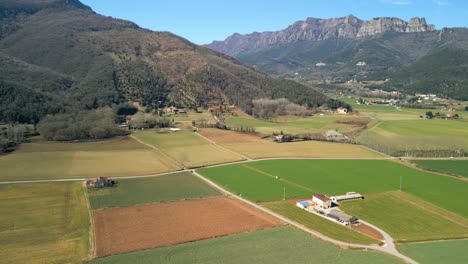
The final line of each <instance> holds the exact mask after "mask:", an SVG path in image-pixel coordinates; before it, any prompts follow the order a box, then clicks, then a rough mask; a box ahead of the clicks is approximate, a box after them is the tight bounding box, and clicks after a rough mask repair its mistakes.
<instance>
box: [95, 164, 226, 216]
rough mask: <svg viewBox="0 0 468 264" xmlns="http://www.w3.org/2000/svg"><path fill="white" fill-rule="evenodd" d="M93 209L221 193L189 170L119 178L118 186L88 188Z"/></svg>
mask: <svg viewBox="0 0 468 264" xmlns="http://www.w3.org/2000/svg"><path fill="white" fill-rule="evenodd" d="M88 194H89V202H90V204H91V207H92V208H93V209H98V208H106V207H116V206H130V205H137V204H144V203H155V202H165V201H175V200H182V199H195V198H202V197H209V196H218V195H220V193H219V192H218V191H216V190H215V189H213V188H212V187H210V186H209V185H207V184H205V183H203V182H202V181H201V180H200V179H198V178H197V177H195V176H193V175H191V174H190V173H188V172H181V173H175V174H169V175H164V176H158V177H151V178H140V179H128V180H118V181H117V186H114V187H112V188H103V189H90V190H88Z"/></svg>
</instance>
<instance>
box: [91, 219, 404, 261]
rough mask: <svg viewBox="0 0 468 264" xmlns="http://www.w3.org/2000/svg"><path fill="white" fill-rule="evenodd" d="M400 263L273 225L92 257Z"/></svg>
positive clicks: (156, 259) (134, 259)
mask: <svg viewBox="0 0 468 264" xmlns="http://www.w3.org/2000/svg"><path fill="white" fill-rule="evenodd" d="M136 262H138V263H168V264H178V263H180V264H182V263H183V264H185V263H193V264H196V263H200V264H201V263H204V264H205V263H213V264H214V263H226V264H228V263H272V264H273V263H278V264H280V263H343V264H351V263H374V264H380V263H401V262H399V260H398V259H396V258H393V257H391V256H387V255H384V254H380V253H376V252H369V251H355V250H343V249H339V248H337V247H334V246H332V245H329V244H327V243H324V242H321V241H319V240H317V239H314V238H312V237H311V236H309V235H307V234H305V233H303V232H301V231H298V230H296V229H293V228H291V227H277V228H271V229H266V230H260V231H255V232H251V233H243V234H236V235H230V236H225V237H219V238H214V239H207V240H201V241H196V242H190V243H185V244H180V245H175V246H170V247H162V248H156V249H149V250H143V251H137V252H132V253H127V254H122V255H116V256H111V257H106V258H100V259H95V260H93V261H91V262H90V263H91V264H107V263H109V264H110V263H112V264H119V263H122V264H123V263H136Z"/></svg>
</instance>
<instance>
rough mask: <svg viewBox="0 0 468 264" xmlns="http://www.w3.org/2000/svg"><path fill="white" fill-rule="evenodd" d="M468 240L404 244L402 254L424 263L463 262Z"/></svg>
mask: <svg viewBox="0 0 468 264" xmlns="http://www.w3.org/2000/svg"><path fill="white" fill-rule="evenodd" d="M467 248H468V240H452V241H440V242H428V243H415V244H404V245H401V246H400V247H399V249H400V250H401V251H402V253H403V254H405V255H407V256H409V257H411V258H413V259H414V260H416V261H418V262H419V263H424V264H442V263H450V264H465V263H466V262H467V260H468V253H467V252H466V249H467Z"/></svg>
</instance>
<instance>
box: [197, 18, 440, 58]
mask: <svg viewBox="0 0 468 264" xmlns="http://www.w3.org/2000/svg"><path fill="white" fill-rule="evenodd" d="M434 30H435V26H434V25H428V24H427V22H426V19H425V18H417V17H415V18H412V19H411V20H410V21H409V22H405V21H403V20H401V19H399V18H392V17H380V18H374V19H371V20H367V21H363V20H360V19H359V18H357V17H355V16H353V15H348V16H346V17H341V18H332V19H318V18H312V17H309V18H307V19H306V20H303V21H297V22H295V23H294V24H292V25H291V26H289V27H288V28H286V29H284V30H280V31H276V32H263V33H258V32H254V33H252V34H247V35H240V34H237V33H235V34H233V35H232V36H230V37H228V38H227V39H226V40H224V41H213V42H212V43H211V44H208V45H206V46H207V47H209V48H211V49H213V50H216V51H219V52H222V53H224V54H227V55H229V56H233V57H237V56H240V55H242V54H247V53H251V52H253V51H258V50H263V49H266V48H268V47H271V46H272V45H284V44H289V43H294V42H298V41H321V40H328V39H334V40H336V39H358V38H365V37H370V36H375V35H379V34H383V33H386V32H427V31H434Z"/></svg>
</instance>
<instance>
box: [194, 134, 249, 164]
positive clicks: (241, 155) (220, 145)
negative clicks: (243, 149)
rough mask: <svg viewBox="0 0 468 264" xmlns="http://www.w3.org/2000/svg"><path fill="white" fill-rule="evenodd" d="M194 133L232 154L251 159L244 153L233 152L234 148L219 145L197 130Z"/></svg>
mask: <svg viewBox="0 0 468 264" xmlns="http://www.w3.org/2000/svg"><path fill="white" fill-rule="evenodd" d="M195 134H196V135H198V136H199V137H201V138H203V139H205V140H206V141H208V142H210V143H211V144H213V145H215V146H216V147H218V148H220V149H222V150H226V151H229V152H231V153H233V154H236V155H237V156H240V157H242V158H244V159H245V160H252V158H249V157H247V156H245V155H243V154H240V153H237V152H235V151H234V150H230V149H228V148H225V147H223V146H221V145H219V144H218V143H216V142H215V141H214V140H211V139H209V138H207V137H205V136H203V135H201V134H200V133H198V132H195Z"/></svg>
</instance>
